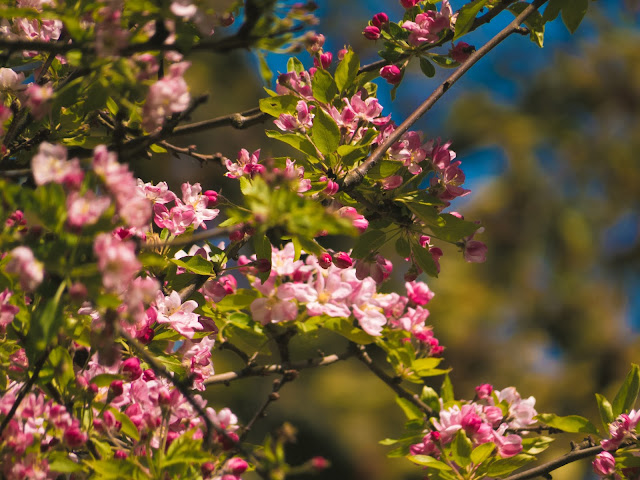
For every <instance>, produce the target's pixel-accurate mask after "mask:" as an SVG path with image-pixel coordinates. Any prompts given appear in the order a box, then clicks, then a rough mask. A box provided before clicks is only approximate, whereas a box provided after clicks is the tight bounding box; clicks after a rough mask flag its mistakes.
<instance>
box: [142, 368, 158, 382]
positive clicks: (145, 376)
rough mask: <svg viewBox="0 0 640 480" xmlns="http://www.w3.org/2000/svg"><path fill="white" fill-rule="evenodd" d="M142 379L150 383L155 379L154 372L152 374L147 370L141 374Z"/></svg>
mask: <svg viewBox="0 0 640 480" xmlns="http://www.w3.org/2000/svg"><path fill="white" fill-rule="evenodd" d="M142 379H143V380H144V381H145V382H150V381H151V380H155V379H156V372H154V371H153V370H151V369H150V368H148V369H146V370H145V371H144V372H143V373H142Z"/></svg>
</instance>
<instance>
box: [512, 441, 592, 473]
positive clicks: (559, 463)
mask: <svg viewBox="0 0 640 480" xmlns="http://www.w3.org/2000/svg"><path fill="white" fill-rule="evenodd" d="M602 450H603V448H602V446H600V445H596V446H588V447H584V448H578V449H576V450H573V451H571V452H569V453H567V454H566V455H563V456H562V457H560V458H556V459H555V460H551V461H550V462H547V463H544V464H542V465H539V466H537V467H533V468H530V469H529V470H526V471H524V472H520V473H516V474H515V475H511V476H510V477H507V478H505V479H504V480H527V479H529V478H536V477H544V476H548V474H549V472H552V471H554V470H556V469H558V468H560V467H563V466H564V465H567V464H569V463H572V462H575V461H577V460H582V459H583V458H589V457H592V456H594V455H597V454H598V453H600V452H602Z"/></svg>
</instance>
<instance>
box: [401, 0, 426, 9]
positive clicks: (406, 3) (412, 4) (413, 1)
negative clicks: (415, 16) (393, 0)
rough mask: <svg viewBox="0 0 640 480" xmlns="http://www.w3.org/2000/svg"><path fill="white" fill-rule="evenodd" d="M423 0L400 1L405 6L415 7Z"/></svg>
mask: <svg viewBox="0 0 640 480" xmlns="http://www.w3.org/2000/svg"><path fill="white" fill-rule="evenodd" d="M420 1H421V0H400V3H401V4H402V6H403V7H404V8H411V7H415V6H416V5H417V4H418V3H420Z"/></svg>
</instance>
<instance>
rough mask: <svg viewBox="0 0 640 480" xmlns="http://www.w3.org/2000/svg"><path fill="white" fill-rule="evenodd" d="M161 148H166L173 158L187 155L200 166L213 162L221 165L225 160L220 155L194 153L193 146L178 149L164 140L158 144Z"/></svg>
mask: <svg viewBox="0 0 640 480" xmlns="http://www.w3.org/2000/svg"><path fill="white" fill-rule="evenodd" d="M158 145H160V146H161V147H163V148H166V149H167V150H169V151H170V152H172V153H173V154H174V155H175V156H178V154H182V155H188V156H190V157H192V158H195V159H196V160H198V161H199V162H200V164H201V165H205V164H207V163H209V162H211V161H213V160H218V161H220V162H221V163H222V162H223V161H224V160H225V156H224V155H222V154H221V153H216V154H215V155H205V154H204V153H198V152H196V147H195V146H194V145H190V146H188V147H178V146H177V145H173V144H172V143H169V142H167V141H166V140H162V141H161V142H159V143H158Z"/></svg>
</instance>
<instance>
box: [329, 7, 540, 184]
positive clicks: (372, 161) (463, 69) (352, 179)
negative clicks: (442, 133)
mask: <svg viewBox="0 0 640 480" xmlns="http://www.w3.org/2000/svg"><path fill="white" fill-rule="evenodd" d="M546 1H547V0H535V1H534V2H533V3H532V4H530V5H529V6H528V7H527V8H525V9H524V10H523V11H522V13H521V14H520V15H518V16H517V17H516V18H515V19H514V20H513V21H512V22H511V23H509V25H507V26H506V27H505V28H503V29H502V30H501V31H500V32H499V33H498V34H497V35H495V36H494V37H493V38H492V39H491V40H489V41H488V42H487V43H486V44H484V45H483V46H482V47H480V48H479V49H478V50H476V51H475V52H474V53H472V54H471V55H470V56H469V58H468V59H467V60H466V61H465V62H464V63H463V64H462V65H460V67H458V69H457V70H456V71H455V72H453V73H452V74H451V75H450V76H449V77H448V78H447V79H446V80H445V81H444V82H442V83H441V84H440V86H438V88H436V89H435V90H434V92H433V93H432V94H431V95H429V98H427V99H426V100H425V101H424V102H423V103H422V104H421V105H420V106H419V107H418V108H417V109H416V110H415V111H414V112H413V113H412V114H411V115H409V116H408V117H407V119H406V120H405V121H404V122H402V124H401V125H400V126H399V127H397V128H396V129H395V130H394V131H393V132H392V133H391V134H390V135H389V137H387V139H386V140H385V141H384V142H382V144H380V145H379V146H378V147H377V148H376V149H375V150H374V151H373V153H372V154H371V155H370V156H369V158H368V159H367V160H366V161H364V162H363V163H362V164H360V165H359V166H358V167H356V168H354V169H353V170H351V171H350V172H349V173H347V174H346V175H345V176H344V177H343V178H342V179H341V181H339V182H338V183H341V184H342V185H341V189H342V190H347V191H348V190H350V189H351V188H353V187H354V186H356V185H358V184H359V183H360V182H362V180H363V179H364V177H365V176H366V174H367V172H368V171H369V170H371V168H373V167H374V166H375V165H376V164H377V163H378V162H379V161H380V160H381V159H382V157H383V156H384V155H385V153H386V152H387V150H388V149H389V148H391V147H392V146H393V145H394V144H395V143H396V142H397V141H398V140H399V139H400V137H401V136H402V135H403V134H404V133H405V132H406V131H407V130H409V128H411V126H412V125H413V124H414V123H416V122H417V121H418V120H419V119H420V118H421V117H422V116H423V115H424V114H425V113H427V112H428V111H429V110H430V109H431V107H433V106H434V105H435V103H436V102H437V101H438V100H439V99H440V98H441V97H442V96H443V95H444V94H445V92H446V91H447V90H449V88H450V87H451V86H452V85H453V84H454V83H455V82H457V81H458V80H459V79H460V78H461V77H462V76H463V75H464V74H465V73H467V72H468V71H469V69H470V68H471V67H472V66H473V65H475V64H476V62H478V60H480V59H481V58H482V57H484V56H485V55H486V54H487V53H489V52H490V51H491V50H493V48H494V47H496V46H497V45H499V44H500V43H501V42H502V41H504V40H505V39H506V38H507V37H509V36H510V35H511V34H513V33H515V32H517V31H519V29H520V24H522V23H523V22H524V21H525V20H526V19H527V18H528V17H529V15H531V14H532V13H533V12H535V11H536V10H537V9H538V8H540V6H542V5H543V4H544V3H545V2H546Z"/></svg>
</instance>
